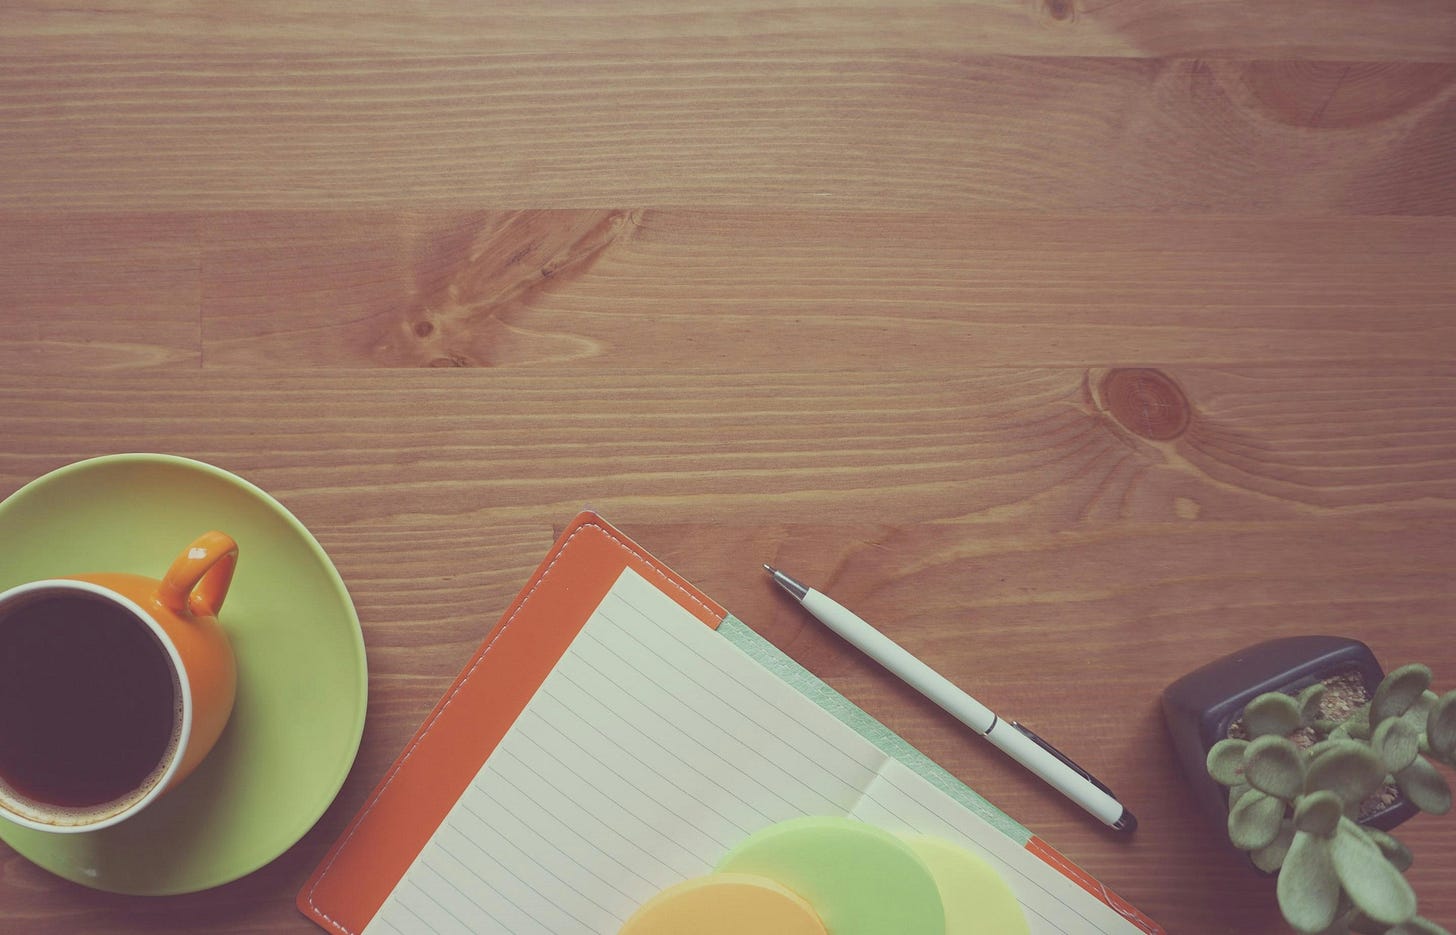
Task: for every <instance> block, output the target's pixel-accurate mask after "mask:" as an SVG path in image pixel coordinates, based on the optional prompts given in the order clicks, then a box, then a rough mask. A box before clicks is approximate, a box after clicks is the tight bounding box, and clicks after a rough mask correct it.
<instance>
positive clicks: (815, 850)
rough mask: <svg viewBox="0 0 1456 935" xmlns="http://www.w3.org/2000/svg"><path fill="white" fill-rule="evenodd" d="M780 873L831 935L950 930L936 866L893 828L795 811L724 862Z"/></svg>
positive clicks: (929, 934)
mask: <svg viewBox="0 0 1456 935" xmlns="http://www.w3.org/2000/svg"><path fill="white" fill-rule="evenodd" d="M718 869H719V870H720V871H722V872H725V873H751V874H754V875H756V876H762V877H768V878H769V879H771V880H777V881H778V882H780V883H782V884H783V885H785V886H787V887H788V888H789V889H791V890H793V891H794V892H795V893H798V894H799V895H800V896H802V897H804V899H806V900H808V901H809V904H810V905H811V906H813V907H814V911H815V912H817V913H819V917H820V918H822V919H823V920H824V927H825V928H826V929H828V930H829V931H830V932H831V933H833V935H945V913H944V911H943V910H942V909H941V902H940V890H939V888H938V887H937V886H936V883H935V877H934V876H932V875H931V873H930V868H928V867H926V866H925V862H924V861H922V860H921V859H920V858H919V857H918V856H916V854H915V852H914V851H913V850H911V849H910V846H909V845H908V844H906V843H905V842H904V841H902V840H900V839H899V838H898V837H896V836H895V835H893V834H891V833H890V832H888V831H883V830H881V829H879V828H876V827H874V826H872V825H868V824H866V823H864V822H862V821H854V820H852V819H849V818H833V817H810V818H795V819H792V820H790V821H785V822H780V823H779V824H776V825H771V826H769V827H767V828H765V829H763V830H762V831H759V832H756V833H754V834H752V835H750V836H749V837H748V838H747V839H745V840H744V841H743V842H742V843H740V844H739V845H738V846H737V847H735V848H733V849H732V850H731V851H729V852H728V853H727V855H725V856H724V857H723V859H722V860H720V861H719V862H718Z"/></svg>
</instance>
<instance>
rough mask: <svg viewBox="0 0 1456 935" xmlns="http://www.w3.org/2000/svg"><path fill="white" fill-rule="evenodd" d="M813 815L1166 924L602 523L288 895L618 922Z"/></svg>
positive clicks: (522, 927)
mask: <svg viewBox="0 0 1456 935" xmlns="http://www.w3.org/2000/svg"><path fill="white" fill-rule="evenodd" d="M801 815H841V816H849V817H853V818H858V819H862V820H864V821H868V822H871V823H873V824H875V825H877V826H879V827H883V828H886V829H889V830H895V831H916V832H921V833H925V834H931V835H935V836H938V837H941V838H944V839H946V840H950V841H953V842H955V843H958V844H960V845H962V846H963V847H966V848H968V849H969V850H971V851H973V852H974V853H976V854H979V855H980V856H982V857H983V858H985V859H986V860H988V861H990V862H991V863H992V865H993V866H995V867H996V868H997V870H998V871H999V872H1000V873H1001V875H1002V876H1003V878H1004V879H1005V880H1006V882H1007V883H1008V884H1009V885H1010V886H1011V888H1012V890H1013V892H1014V893H1015V894H1016V896H1017V899H1018V900H1019V901H1020V902H1021V905H1022V908H1023V910H1024V911H1025V913H1026V916H1027V920H1028V922H1029V923H1030V926H1031V930H1032V931H1033V932H1034V933H1038V935H1041V933H1069V935H1070V933H1076V935H1082V933H1109V935H1111V933H1134V932H1161V931H1162V929H1161V928H1159V927H1158V926H1157V925H1156V924H1155V923H1153V922H1152V921H1151V920H1150V919H1148V918H1147V917H1146V916H1144V915H1143V914H1142V913H1140V912H1139V911H1138V910H1136V909H1135V908H1134V907H1132V906H1131V905H1130V904H1128V903H1127V902H1126V901H1124V900H1122V899H1120V898H1118V897H1117V896H1115V895H1114V894H1112V893H1111V892H1109V891H1108V890H1107V889H1106V888H1105V887H1103V886H1101V885H1100V884H1099V883H1097V881H1096V880H1094V879H1093V878H1092V877H1090V876H1089V875H1088V874H1086V873H1085V872H1083V871H1081V870H1080V869H1079V868H1077V867H1076V866H1075V865H1073V864H1072V863H1071V862H1070V861H1068V860H1066V858H1064V857H1063V856H1062V855H1060V854H1059V853H1057V852H1056V851H1055V850H1054V849H1053V848H1051V847H1050V846H1049V845H1047V844H1046V843H1045V842H1042V841H1041V840H1040V839H1038V838H1036V837H1035V836H1034V835H1032V834H1031V833H1030V832H1029V831H1027V830H1026V829H1025V828H1023V827H1022V826H1020V825H1019V824H1017V823H1016V822H1014V821H1013V820H1011V819H1010V818H1009V817H1007V816H1006V815H1005V814H1004V813H1002V812H1000V811H999V810H998V809H996V808H995V807H994V806H993V805H991V804H990V803H989V802H987V801H986V800H985V799H983V798H982V797H981V796H979V795H977V794H976V793H975V792H973V791H972V790H971V789H969V788H968V787H967V786H965V785H964V784H963V783H961V782H959V781H958V780H956V779H955V778H954V777H953V776H951V775H950V774H949V773H947V772H946V771H945V770H943V769H941V768H940V767H938V766H936V765H935V764H934V763H933V762H931V761H930V760H929V759H928V758H926V757H925V756H924V755H923V754H921V753H919V751H917V750H915V749H914V748H913V747H911V746H910V745H908V744H907V743H905V741H904V740H902V739H901V738H899V737H898V736H896V735H895V734H894V733H892V732H891V731H889V730H888V729H887V728H885V727H884V726H883V725H881V724H880V723H879V722H877V721H875V720H874V719H873V718H871V717H870V716H869V715H867V714H865V713H864V712H863V711H862V710H860V709H859V708H857V707H856V706H854V705H853V704H852V703H850V702H849V701H848V700H847V699H845V698H844V697H843V696H841V695H839V694H838V693H837V692H835V691H834V690H833V689H831V688H830V687H829V686H827V685H825V684H824V683H823V682H821V681H819V680H818V679H816V678H814V677H813V676H812V675H811V674H810V673H808V672H807V671H806V670H804V669H803V668H802V667H800V666H798V665H797V664H796V663H794V662H793V661H792V660H790V659H789V658H788V657H787V656H785V655H783V654H782V653H781V652H779V651H778V650H777V649H775V648H774V647H773V646H772V645H771V644H769V643H768V642H767V641H765V640H763V639H762V638H761V637H758V636H757V635H756V634H755V633H754V632H753V631H752V630H751V629H749V628H748V627H747V626H745V625H744V624H743V623H742V622H741V621H738V620H737V619H736V618H734V617H732V616H731V615H730V614H728V613H727V612H726V611H725V610H724V609H723V608H721V607H720V606H719V605H717V604H716V603H714V602H713V601H712V600H711V599H709V598H708V597H707V596H706V595H704V594H702V593H701V592H699V591H698V590H697V589H696V588H694V587H692V586H691V585H690V584H688V583H687V582H685V581H683V580H682V579H681V578H680V577H678V576H677V575H675V574H674V573H673V572H672V571H671V570H670V569H668V568H667V567H666V566H664V565H663V564H662V563H660V562H658V561H657V560H656V559H654V558H652V557H651V556H650V555H649V554H648V553H646V552H645V551H643V550H642V549H641V548H640V547H639V546H637V545H636V544H635V543H633V542H632V541H631V540H630V539H628V538H627V537H626V536H624V535H623V534H622V533H621V532H620V531H618V530H617V529H615V528H613V527H612V526H610V525H609V524H607V523H606V522H605V521H604V520H602V519H601V518H600V517H599V516H597V515H596V514H594V513H583V514H581V515H580V516H578V517H577V518H576V519H575V520H574V521H573V522H572V523H571V524H570V526H568V528H567V529H566V530H565V532H564V533H563V534H562V536H561V537H560V539H559V540H558V541H557V543H556V545H555V546H554V547H553V548H552V550H551V552H550V554H548V556H547V557H546V559H545V560H544V561H543V562H542V563H541V566H540V567H539V568H538V569H537V571H536V573H535V574H534V575H533V576H532V578H531V580H530V582H529V583H528V584H527V585H526V587H525V589H524V590H523V591H522V592H521V594H520V595H519V596H518V597H517V598H516V600H515V601H514V602H513V603H512V605H511V607H510V608H509V609H508V610H507V611H506V614H505V616H504V617H503V618H502V620H501V622H500V623H499V624H498V625H497V626H496V627H495V629H494V630H493V631H491V633H490V634H489V635H488V636H487V638H486V639H485V641H484V643H483V644H482V645H481V647H480V648H479V650H478V651H477V652H476V654H475V656H474V657H473V658H472V659H471V660H470V662H469V663H468V664H467V666H466V667H465V669H464V670H463V671H462V672H461V674H460V676H459V677H458V678H457V679H456V681H455V683H454V684H453V685H452V686H451V688H450V689H449V691H447V692H446V694H445V696H444V697H443V698H442V699H441V700H440V703H439V704H438V705H437V706H436V707H435V709H434V711H433V712H432V713H431V714H430V716H429V717H428V718H427V719H426V720H425V722H424V724H423V725H421V727H420V729H419V731H417V732H416V734H415V736H414V738H413V739H412V740H411V741H410V742H409V744H408V745H407V746H406V748H405V750H404V751H403V752H402V753H401V755H400V757H399V759H398V760H396V761H395V763H394V764H393V765H392V766H391V767H390V769H389V770H388V772H387V773H386V775H385V777H384V779H383V780H382V781H381V782H380V783H379V786H378V787H377V788H376V789H375V790H374V792H373V794H372V795H371V796H370V798H369V799H368V801H367V802H366V804H365V806H364V807H363V808H362V809H361V811H360V812H359V814H358V815H357V816H355V818H354V819H353V821H352V822H351V824H350V825H349V827H348V828H347V830H346V831H345V832H344V834H343V835H342V836H341V837H340V838H339V840H338V841H337V842H336V843H335V844H334V846H333V848H332V849H331V850H330V851H329V853H328V854H327V855H326V856H325V858H324V859H323V861H322V862H321V863H320V864H319V866H318V868H317V869H316V870H315V871H314V872H313V874H312V876H311V877H310V878H309V880H308V882H307V883H306V884H305V885H304V887H303V889H302V890H301V891H300V892H299V895H298V906H299V909H300V910H301V911H302V912H304V913H305V914H306V915H307V916H309V917H310V918H312V919H313V920H314V921H315V922H317V923H318V924H319V925H320V926H322V927H324V928H325V929H327V930H329V931H332V932H341V933H349V935H354V933H368V935H380V933H384V935H394V933H409V935H415V933H427V932H438V933H452V935H453V933H464V932H470V933H479V932H502V933H522V935H526V933H529V935H537V933H553V935H554V933H561V935H578V933H579V935H598V933H602V935H611V933H615V932H616V931H617V929H618V927H620V926H621V924H622V923H623V921H625V920H626V918H627V917H628V916H630V915H631V913H632V912H633V911H634V910H635V909H636V907H637V906H639V905H641V903H643V902H645V901H646V900H647V899H648V898H650V897H651V896H653V895H655V894H656V893H658V892H659V891H661V890H662V889H664V888H666V887H667V886H670V885H672V884H673V883H676V882H679V881H681V880H685V879H688V878H691V877H694V876H699V875H701V874H704V873H707V872H710V871H711V870H712V868H713V866H714V864H715V863H716V862H717V861H718V859H719V858H720V857H722V855H723V854H724V853H726V852H727V851H728V850H729V849H730V848H731V847H732V846H733V845H734V844H736V843H738V842H739V841H741V840H742V839H743V838H745V837H747V836H748V835H749V834H751V833H753V832H754V831H756V830H758V829H760V828H764V827H767V826H769V825H772V824H774V823H776V822H779V821H783V820H786V819H789V818H793V817H798V816H801Z"/></svg>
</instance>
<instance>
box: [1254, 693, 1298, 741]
mask: <svg viewBox="0 0 1456 935" xmlns="http://www.w3.org/2000/svg"><path fill="white" fill-rule="evenodd" d="M1244 728H1245V729H1246V730H1247V731H1248V732H1249V736H1250V737H1255V738H1257V737H1266V736H1270V735H1277V736H1279V737H1283V736H1285V735H1287V734H1289V733H1292V732H1293V731H1295V730H1298V729H1299V705H1298V704H1296V703H1295V701H1294V699H1293V698H1291V697H1289V696H1288V695H1286V694H1284V693H1283V692H1265V693H1264V694H1262V695H1259V696H1258V697H1257V698H1255V699H1254V700H1253V701H1250V702H1249V703H1248V704H1247V705H1245V706H1244Z"/></svg>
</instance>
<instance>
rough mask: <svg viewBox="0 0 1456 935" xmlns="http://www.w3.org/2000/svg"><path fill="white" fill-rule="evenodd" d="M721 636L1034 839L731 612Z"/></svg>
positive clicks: (1003, 827)
mask: <svg viewBox="0 0 1456 935" xmlns="http://www.w3.org/2000/svg"><path fill="white" fill-rule="evenodd" d="M718 632H719V633H720V634H722V635H723V636H724V637H725V638H727V640H728V641H729V642H730V643H732V644H733V645H734V646H737V647H738V648H739V649H741V650H743V652H745V653H747V654H748V656H749V658H751V659H753V660H754V661H755V662H757V663H758V664H759V665H761V666H763V667H764V668H765V669H768V670H769V671H770V672H772V673H773V674H774V675H776V676H778V677H779V678H780V679H782V680H783V681H784V682H786V683H788V684H789V685H792V686H793V687H794V688H795V689H796V690H798V691H799V692H800V693H801V694H803V695H804V697H806V698H808V699H809V700H810V701H812V702H814V703H815V704H817V705H818V706H819V707H821V708H823V709H824V710H825V711H828V712H829V713H830V714H832V715H834V717H835V718H836V719H837V720H839V721H840V722H841V723H843V724H844V725H846V726H847V727H849V728H850V729H851V730H853V731H854V732H855V733H857V734H859V735H860V736H861V737H863V738H864V739H866V740H868V741H869V742H870V743H872V744H874V745H875V746H876V747H878V748H879V749H880V751H881V752H883V753H885V754H886V755H887V756H891V757H894V758H895V759H897V760H899V761H900V762H901V763H903V764H904V765H905V766H907V767H909V768H910V770H911V771H912V772H914V773H915V774H916V775H918V776H920V778H922V779H924V780H925V781H927V782H929V783H930V784H931V785H933V786H935V787H936V788H937V789H939V790H940V791H941V792H944V793H945V794H946V795H948V796H950V797H951V798H952V799H955V800H956V801H957V802H958V803H960V804H961V805H962V806H964V807H965V808H966V809H967V810H969V811H970V812H971V813H972V814H974V815H976V816H977V817H979V818H981V819H983V820H985V821H986V822H987V823H988V824H990V825H991V826H992V827H994V828H995V829H996V830H998V831H1000V832H1001V833H1002V834H1005V835H1006V836H1007V837H1008V838H1010V839H1011V840H1013V841H1015V842H1016V843H1017V844H1018V845H1020V846H1022V847H1025V846H1026V844H1027V842H1028V841H1030V840H1031V837H1032V835H1031V832H1030V831H1028V830H1027V829H1026V828H1025V827H1023V826H1022V825H1021V824H1020V823H1019V822H1017V821H1016V820H1014V819H1013V818H1011V816H1009V815H1007V814H1006V813H1005V812H1003V811H1001V809H999V808H997V807H996V806H994V805H992V804H991V803H990V802H988V801H986V800H985V799H984V798H983V797H981V796H980V795H979V794H977V793H976V792H975V791H974V790H973V789H971V787H970V786H967V785H966V784H965V783H963V782H961V781H960V780H959V779H957V778H955V777H954V776H952V775H951V774H950V773H948V772H946V771H945V769H944V768H943V767H941V765H940V764H939V763H936V762H935V761H934V760H932V759H931V758H930V757H928V756H926V755H925V754H923V753H921V752H920V751H919V750H917V749H916V748H915V747H912V746H911V745H910V744H908V743H906V742H905V739H904V738H903V737H901V736H900V735H899V734H897V733H895V732H894V731H892V730H890V729H889V728H888V727H886V726H885V725H883V724H881V723H880V722H879V721H877V720H875V719H874V718H872V717H870V716H869V715H868V714H866V713H865V712H864V709H863V708H860V707H859V706H858V705H856V704H855V703H854V702H852V701H850V700H849V699H848V698H846V697H844V696H843V695H841V694H840V693H839V692H837V691H835V690H834V689H832V688H830V687H829V686H828V685H826V684H825V683H824V682H822V681H821V680H819V679H818V678H816V677H815V676H814V674H813V673H811V672H810V671H809V670H808V669H806V668H804V667H803V666H801V665H799V664H798V663H797V662H795V661H794V660H792V659H790V658H789V657H788V656H786V655H784V654H783V653H782V652H780V651H779V649H778V647H776V646H774V645H773V644H772V643H770V642H769V641H768V640H766V639H764V638H763V637H761V636H759V635H758V634H757V633H755V632H754V631H753V630H751V629H749V627H748V626H747V625H746V624H745V623H744V622H743V621H741V620H739V619H738V618H737V617H734V616H733V615H732V614H729V615H728V616H727V617H725V618H724V620H723V623H722V624H721V625H720V626H719V627H718Z"/></svg>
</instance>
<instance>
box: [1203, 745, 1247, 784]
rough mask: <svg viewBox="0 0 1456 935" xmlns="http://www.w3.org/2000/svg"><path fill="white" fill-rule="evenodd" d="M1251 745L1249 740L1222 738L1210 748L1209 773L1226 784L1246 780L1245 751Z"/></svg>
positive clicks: (1207, 761) (1217, 780)
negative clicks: (1244, 771) (1244, 775)
mask: <svg viewBox="0 0 1456 935" xmlns="http://www.w3.org/2000/svg"><path fill="white" fill-rule="evenodd" d="M1248 747H1249V742H1248V741H1247V740H1236V739H1234V738H1229V739H1227V740H1220V741H1219V742H1218V743H1216V744H1214V745H1213V746H1212V747H1210V748H1209V750H1208V758H1207V760H1206V763H1207V765H1208V775H1210V776H1212V777H1213V778H1214V780H1215V781H1216V782H1221V783H1223V784H1224V785H1225V786H1232V785H1237V784H1238V783H1240V782H1243V781H1244V777H1243V770H1244V751H1245V750H1247V749H1248Z"/></svg>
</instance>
